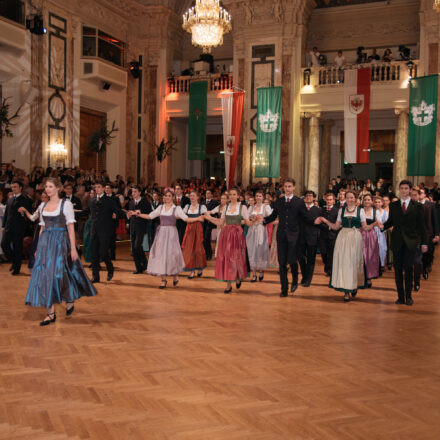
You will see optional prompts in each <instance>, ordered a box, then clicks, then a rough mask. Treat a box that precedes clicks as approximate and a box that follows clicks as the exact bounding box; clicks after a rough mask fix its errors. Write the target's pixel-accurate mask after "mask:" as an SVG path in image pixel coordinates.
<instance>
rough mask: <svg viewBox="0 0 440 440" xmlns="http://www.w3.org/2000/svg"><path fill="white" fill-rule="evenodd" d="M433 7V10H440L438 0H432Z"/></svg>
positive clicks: (439, 1) (439, 0)
mask: <svg viewBox="0 0 440 440" xmlns="http://www.w3.org/2000/svg"><path fill="white" fill-rule="evenodd" d="M433 8H434V10H435V11H437V12H440V0H434V5H433Z"/></svg>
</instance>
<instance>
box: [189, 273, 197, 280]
mask: <svg viewBox="0 0 440 440" xmlns="http://www.w3.org/2000/svg"><path fill="white" fill-rule="evenodd" d="M197 276H198V275H197ZM188 279H189V280H192V279H194V272H191V275H190V276H189V277H188Z"/></svg>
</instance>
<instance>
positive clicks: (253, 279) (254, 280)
mask: <svg viewBox="0 0 440 440" xmlns="http://www.w3.org/2000/svg"><path fill="white" fill-rule="evenodd" d="M256 282H257V275H255V276H253V277H252V279H251V283H256Z"/></svg>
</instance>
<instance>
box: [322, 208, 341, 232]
mask: <svg viewBox="0 0 440 440" xmlns="http://www.w3.org/2000/svg"><path fill="white" fill-rule="evenodd" d="M338 212H339V208H338V207H337V206H336V205H333V206H332V207H331V209H330V210H329V211H328V210H327V207H326V206H324V207H323V208H321V216H322V217H324V218H325V219H327V220H328V221H329V222H330V223H336V220H337V219H338ZM320 229H321V239H322V240H336V237H337V236H338V232H339V231H334V230H333V229H329V227H328V226H327V225H326V224H325V223H321V225H320Z"/></svg>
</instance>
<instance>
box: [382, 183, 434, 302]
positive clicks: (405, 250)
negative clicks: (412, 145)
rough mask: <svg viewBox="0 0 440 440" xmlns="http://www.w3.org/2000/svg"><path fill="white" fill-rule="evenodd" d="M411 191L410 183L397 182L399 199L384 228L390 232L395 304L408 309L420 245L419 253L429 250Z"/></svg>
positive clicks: (422, 216) (420, 213) (392, 205)
mask: <svg viewBox="0 0 440 440" xmlns="http://www.w3.org/2000/svg"><path fill="white" fill-rule="evenodd" d="M411 188H412V183H411V182H410V181H409V180H402V181H401V182H400V184H399V192H400V199H399V200H396V201H395V202H392V203H391V204H390V213H389V217H388V220H387V221H386V222H385V224H384V229H388V228H391V227H392V228H393V231H392V233H391V250H392V251H393V256H394V276H395V280H396V288H397V294H398V298H397V301H396V304H407V305H408V306H411V305H412V304H413V299H412V296H411V293H412V287H413V265H414V256H415V254H416V251H417V246H418V244H419V242H421V250H422V253H424V252H426V251H427V250H428V247H427V246H426V243H427V239H426V229H425V219H424V213H423V207H422V205H420V203H416V202H414V201H413V200H411V198H410V191H411ZM404 273H405V275H404ZM404 278H405V283H404Z"/></svg>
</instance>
